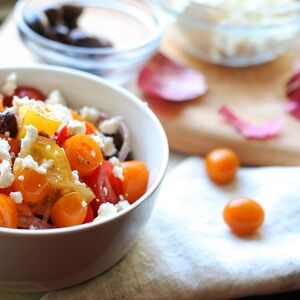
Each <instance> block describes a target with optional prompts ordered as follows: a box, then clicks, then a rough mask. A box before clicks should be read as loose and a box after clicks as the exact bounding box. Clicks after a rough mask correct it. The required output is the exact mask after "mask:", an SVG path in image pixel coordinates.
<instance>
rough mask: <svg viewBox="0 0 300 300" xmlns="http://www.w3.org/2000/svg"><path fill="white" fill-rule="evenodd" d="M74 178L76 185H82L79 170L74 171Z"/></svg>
mask: <svg viewBox="0 0 300 300" xmlns="http://www.w3.org/2000/svg"><path fill="white" fill-rule="evenodd" d="M72 176H73V181H74V184H75V185H79V184H81V182H80V180H79V174H78V171H77V170H74V171H72Z"/></svg>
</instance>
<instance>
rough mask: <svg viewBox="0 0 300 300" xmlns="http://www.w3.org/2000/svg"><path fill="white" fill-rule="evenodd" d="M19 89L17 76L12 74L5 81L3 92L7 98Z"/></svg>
mask: <svg viewBox="0 0 300 300" xmlns="http://www.w3.org/2000/svg"><path fill="white" fill-rule="evenodd" d="M16 88H17V75H16V74H15V73H12V74H10V75H8V76H7V77H6V79H5V83H4V85H3V86H2V92H3V93H4V94H5V95H7V96H12V95H13V94H14V93H15V90H16Z"/></svg>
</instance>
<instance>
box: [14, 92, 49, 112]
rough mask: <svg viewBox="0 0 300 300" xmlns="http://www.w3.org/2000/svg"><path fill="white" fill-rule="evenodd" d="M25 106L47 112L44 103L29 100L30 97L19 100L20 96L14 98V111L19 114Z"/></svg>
mask: <svg viewBox="0 0 300 300" xmlns="http://www.w3.org/2000/svg"><path fill="white" fill-rule="evenodd" d="M23 106H27V107H29V108H31V109H33V110H36V111H42V112H46V106H45V103H44V102H42V101H36V100H33V99H29V98H28V97H24V98H19V97H18V96H14V97H13V109H14V111H15V112H16V113H19V111H20V109H21V108H22V107H23Z"/></svg>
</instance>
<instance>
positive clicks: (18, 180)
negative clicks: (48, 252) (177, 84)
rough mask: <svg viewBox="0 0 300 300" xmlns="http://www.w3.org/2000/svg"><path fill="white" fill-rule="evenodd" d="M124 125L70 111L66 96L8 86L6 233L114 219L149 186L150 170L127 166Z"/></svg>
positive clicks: (1, 98)
mask: <svg viewBox="0 0 300 300" xmlns="http://www.w3.org/2000/svg"><path fill="white" fill-rule="evenodd" d="M130 157H131V154H130V134H129V131H128V128H127V126H126V124H125V123H124V122H123V121H122V118H121V117H109V116H108V115H106V114H105V113H103V112H100V111H99V110H97V109H95V108H91V107H83V108H82V109H81V110H79V111H75V110H72V109H70V108H68V107H67V106H66V101H65V99H64V98H63V96H62V94H61V93H60V91H58V90H55V91H53V92H51V93H50V94H49V95H48V96H47V97H46V96H45V95H44V94H43V93H42V92H41V91H40V90H39V89H38V88H36V87H28V86H18V85H17V77H16V75H15V74H11V75H9V76H8V77H7V78H6V81H5V83H4V85H3V86H2V89H1V92H0V227H7V228H22V229H46V228H60V227H68V226H75V225H80V224H83V223H88V222H93V221H97V220H99V219H102V218H105V217H108V216H111V215H115V214H117V213H118V211H120V210H122V209H124V208H126V207H128V206H129V205H130V204H132V203H134V202H135V201H136V200H138V199H139V198H140V197H141V196H142V195H143V194H144V193H145V191H146V189H147V185H148V177H149V174H148V169H147V166H146V165H145V164H144V163H143V162H141V161H137V160H129V158H130Z"/></svg>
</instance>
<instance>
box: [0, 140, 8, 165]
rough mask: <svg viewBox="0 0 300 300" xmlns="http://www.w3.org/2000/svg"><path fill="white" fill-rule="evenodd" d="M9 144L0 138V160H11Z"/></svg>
mask: <svg viewBox="0 0 300 300" xmlns="http://www.w3.org/2000/svg"><path fill="white" fill-rule="evenodd" d="M9 150H10V145H9V143H8V141H7V140H5V139H2V138H0V160H2V161H3V160H7V161H8V162H11V155H10V153H9Z"/></svg>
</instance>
